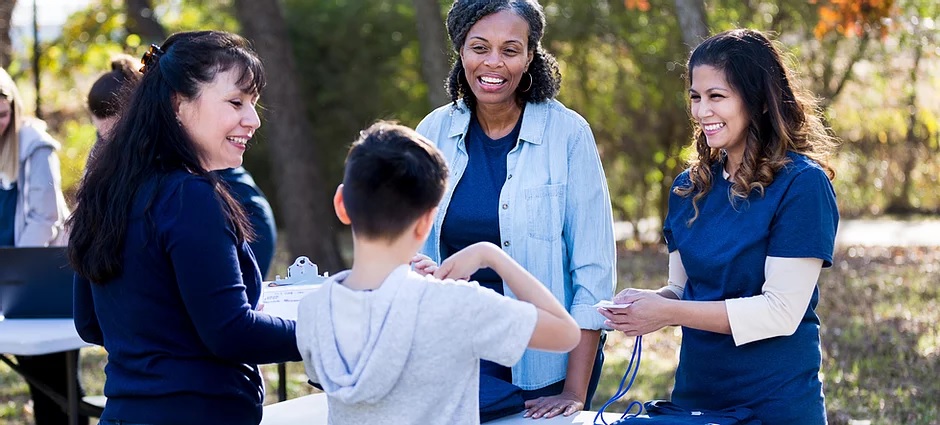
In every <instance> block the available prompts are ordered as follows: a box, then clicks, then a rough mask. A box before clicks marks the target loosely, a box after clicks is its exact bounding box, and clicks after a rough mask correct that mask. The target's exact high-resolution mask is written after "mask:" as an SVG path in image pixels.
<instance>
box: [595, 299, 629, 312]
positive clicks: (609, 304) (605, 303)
mask: <svg viewBox="0 0 940 425" xmlns="http://www.w3.org/2000/svg"><path fill="white" fill-rule="evenodd" d="M632 304H633V303H624V304H617V303H615V302H613V301H610V300H600V301H598V302H597V304H594V307H597V308H603V309H607V310H610V309H612V308H627V307H630V305H632Z"/></svg>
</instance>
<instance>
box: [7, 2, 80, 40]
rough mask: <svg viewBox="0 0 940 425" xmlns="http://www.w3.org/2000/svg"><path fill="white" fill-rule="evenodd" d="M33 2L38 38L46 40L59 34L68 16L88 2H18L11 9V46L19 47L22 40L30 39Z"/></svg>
mask: <svg viewBox="0 0 940 425" xmlns="http://www.w3.org/2000/svg"><path fill="white" fill-rule="evenodd" d="M33 1H35V2H36V9H37V16H38V18H39V19H38V20H39V27H40V38H41V39H47V38H52V37H55V36H56V35H58V34H59V32H60V28H61V26H62V24H63V23H65V19H66V18H67V17H68V16H69V14H71V13H73V12H75V11H76V10H79V9H82V8H84V7H85V6H86V5H88V2H89V0H18V1H17V2H16V7H15V8H14V9H13V30H12V31H10V36H11V37H12V38H13V45H14V46H17V45H21V44H22V41H20V40H21V39H22V38H24V37H26V38H29V39H32V34H33Z"/></svg>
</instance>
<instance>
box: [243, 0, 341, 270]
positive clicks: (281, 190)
mask: <svg viewBox="0 0 940 425" xmlns="http://www.w3.org/2000/svg"><path fill="white" fill-rule="evenodd" d="M235 12H236V16H237V17H238V20H239V22H240V23H241V26H242V34H243V35H244V36H245V37H246V38H248V39H249V40H251V41H252V43H253V45H254V49H255V51H256V52H258V54H259V55H260V56H261V60H262V61H263V62H264V65H265V68H267V72H266V73H267V75H268V76H269V78H268V79H267V80H268V85H267V87H266V88H265V89H264V92H263V94H262V96H261V100H262V103H263V104H264V106H265V108H266V109H267V112H266V113H265V114H264V115H265V117H264V118H265V119H264V125H263V127H262V129H263V131H264V135H265V138H266V139H267V140H268V141H269V143H268V148H269V149H270V151H271V158H270V159H271V161H272V175H273V177H274V181H275V182H276V184H277V189H276V190H277V198H278V207H280V211H279V212H278V213H279V215H280V216H281V217H283V218H284V221H285V223H286V228H287V229H286V230H287V246H288V249H289V251H290V258H291V260H293V258H295V257H297V256H300V255H305V256H308V257H310V259H311V260H313V261H314V262H315V263H317V265H319V266H320V268H321V270H326V271H329V272H331V273H335V272H338V271H340V270H342V269H343V268H344V267H343V261H342V258H341V257H340V254H339V252H340V251H339V246H338V244H337V237H336V232H335V228H334V224H335V223H336V218H335V217H334V215H333V211H332V205H333V203H332V201H331V199H332V191H327V190H326V186H325V184H324V181H323V178H322V176H321V172H320V168H319V166H318V164H317V152H320V151H322V148H321V147H320V146H319V145H318V144H317V143H316V141H315V140H314V138H313V130H312V126H311V124H310V121H309V120H308V118H307V115H306V105H305V104H304V102H303V99H304V98H303V96H301V95H300V93H301V90H300V83H299V81H300V75H298V73H297V64H296V61H295V59H294V55H293V51H292V48H291V41H290V38H289V37H288V35H287V24H286V22H285V21H284V15H283V14H282V12H281V5H280V3H279V2H278V1H277V0H236V1H235Z"/></svg>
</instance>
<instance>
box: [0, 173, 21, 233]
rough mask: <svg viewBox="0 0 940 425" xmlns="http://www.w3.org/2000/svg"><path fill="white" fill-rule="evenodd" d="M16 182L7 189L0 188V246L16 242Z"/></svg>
mask: <svg viewBox="0 0 940 425" xmlns="http://www.w3.org/2000/svg"><path fill="white" fill-rule="evenodd" d="M17 194H18V191H17V190H16V183H15V182H14V183H13V185H12V187H10V188H9V189H3V188H0V246H13V244H14V243H16V231H15V230H14V227H15V226H16V195H17Z"/></svg>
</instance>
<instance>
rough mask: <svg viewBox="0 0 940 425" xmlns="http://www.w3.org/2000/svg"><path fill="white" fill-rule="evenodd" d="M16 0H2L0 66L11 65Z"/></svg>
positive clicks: (0, 13) (0, 14)
mask: <svg viewBox="0 0 940 425" xmlns="http://www.w3.org/2000/svg"><path fill="white" fill-rule="evenodd" d="M14 7H16V0H0V67H2V68H7V67H8V66H10V60H11V58H12V57H13V46H12V44H11V42H10V29H11V28H12V27H13V8H14Z"/></svg>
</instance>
